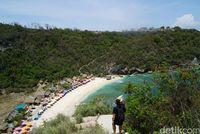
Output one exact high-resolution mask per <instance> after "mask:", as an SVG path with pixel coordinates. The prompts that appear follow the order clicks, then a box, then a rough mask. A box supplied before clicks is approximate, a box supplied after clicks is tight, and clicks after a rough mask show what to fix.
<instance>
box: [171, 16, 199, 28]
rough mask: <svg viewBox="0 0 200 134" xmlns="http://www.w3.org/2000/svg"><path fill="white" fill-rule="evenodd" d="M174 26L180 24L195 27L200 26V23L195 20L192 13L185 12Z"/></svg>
mask: <svg viewBox="0 0 200 134" xmlns="http://www.w3.org/2000/svg"><path fill="white" fill-rule="evenodd" d="M172 26H180V27H183V28H194V27H198V26H200V23H199V22H198V21H196V20H195V18H194V16H193V15H192V14H184V15H183V16H181V17H178V18H177V19H176V21H175V23H174V24H173V25H172Z"/></svg>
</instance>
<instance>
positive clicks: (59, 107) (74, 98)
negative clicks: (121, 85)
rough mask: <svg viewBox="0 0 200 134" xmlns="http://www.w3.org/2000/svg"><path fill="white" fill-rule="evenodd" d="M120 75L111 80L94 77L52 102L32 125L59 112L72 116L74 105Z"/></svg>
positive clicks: (36, 124)
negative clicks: (54, 102)
mask: <svg viewBox="0 0 200 134" xmlns="http://www.w3.org/2000/svg"><path fill="white" fill-rule="evenodd" d="M118 79H120V77H115V78H113V79H112V80H106V79H105V78H95V79H94V80H92V81H91V82H89V83H87V84H85V85H82V86H80V87H78V88H76V89H75V90H73V91H72V92H70V93H68V94H66V95H65V96H64V97H63V98H62V99H61V100H59V101H58V102H57V103H56V104H54V105H53V106H52V107H51V108H49V109H47V110H46V111H45V112H44V113H43V114H42V116H41V117H40V118H39V119H38V120H36V121H34V123H33V124H34V125H33V126H34V127H38V126H40V125H42V123H43V121H48V120H51V119H53V118H55V117H56V115H58V114H59V113H61V114H64V115H66V116H72V115H73V113H74V111H75V109H76V106H77V105H79V104H80V103H81V102H82V101H83V100H84V99H85V98H86V97H87V96H88V95H90V94H91V93H93V92H95V91H96V90H98V89H99V88H100V87H102V86H104V85H106V84H108V83H111V82H113V81H116V80H118Z"/></svg>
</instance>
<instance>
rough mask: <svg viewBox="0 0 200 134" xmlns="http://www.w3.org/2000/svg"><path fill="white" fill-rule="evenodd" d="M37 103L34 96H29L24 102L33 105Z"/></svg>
mask: <svg viewBox="0 0 200 134" xmlns="http://www.w3.org/2000/svg"><path fill="white" fill-rule="evenodd" d="M34 101H35V97H34V96H29V97H27V98H26V99H25V100H24V103H26V104H33V103H34Z"/></svg>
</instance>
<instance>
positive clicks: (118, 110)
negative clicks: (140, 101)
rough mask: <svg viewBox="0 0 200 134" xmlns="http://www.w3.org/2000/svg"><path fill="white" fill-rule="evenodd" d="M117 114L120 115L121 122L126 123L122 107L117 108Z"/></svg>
mask: <svg viewBox="0 0 200 134" xmlns="http://www.w3.org/2000/svg"><path fill="white" fill-rule="evenodd" d="M117 113H118V119H119V121H124V118H125V116H124V108H123V107H122V106H121V107H117Z"/></svg>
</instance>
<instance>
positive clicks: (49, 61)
mask: <svg viewBox="0 0 200 134" xmlns="http://www.w3.org/2000/svg"><path fill="white" fill-rule="evenodd" d="M199 44H200V32H199V31H197V30H195V29H181V28H179V27H175V28H169V27H168V28H164V27H162V28H160V29H157V30H153V29H150V30H141V31H123V32H106V31H105V32H99V31H87V30H85V31H81V30H78V29H74V30H72V29H59V28H55V27H54V28H51V27H49V26H48V25H47V26H46V28H43V27H38V28H37V29H33V28H26V27H22V26H21V25H18V24H12V25H11V24H2V23H1V24H0V48H1V51H0V62H1V64H0V89H1V91H5V92H7V93H9V92H13V91H14V92H20V91H23V90H24V89H28V88H29V89H30V88H32V87H34V86H36V85H37V83H38V82H39V80H41V79H42V80H48V81H53V80H58V79H62V78H63V77H72V76H75V75H79V73H80V71H81V72H82V73H88V74H95V75H98V76H103V75H106V74H130V73H134V72H135V71H139V72H140V71H142V72H144V71H149V70H151V71H155V70H165V69H171V68H176V67H184V68H185V67H187V65H188V64H190V63H191V61H192V60H193V59H194V58H195V57H197V58H199V56H200V47H199ZM15 89H17V90H15Z"/></svg>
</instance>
